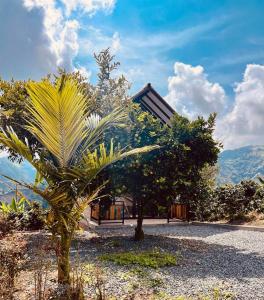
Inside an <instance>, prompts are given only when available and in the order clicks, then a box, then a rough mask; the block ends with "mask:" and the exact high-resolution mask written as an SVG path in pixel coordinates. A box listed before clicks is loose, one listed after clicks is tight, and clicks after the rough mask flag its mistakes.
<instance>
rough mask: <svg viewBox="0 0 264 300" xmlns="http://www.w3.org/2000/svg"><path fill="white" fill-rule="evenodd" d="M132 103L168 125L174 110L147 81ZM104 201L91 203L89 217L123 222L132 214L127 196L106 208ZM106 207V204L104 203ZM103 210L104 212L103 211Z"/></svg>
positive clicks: (131, 202) (129, 199)
mask: <svg viewBox="0 0 264 300" xmlns="http://www.w3.org/2000/svg"><path fill="white" fill-rule="evenodd" d="M132 100H133V102H134V103H138V104H139V105H140V107H141V108H142V109H143V110H144V111H147V112H149V113H150V114H152V115H153V116H154V117H156V118H158V119H159V120H160V121H161V122H162V123H164V124H167V125H168V126H170V119H171V117H172V116H173V114H174V113H175V110H174V109H173V108H172V107H171V106H170V105H169V104H168V103H167V102H166V101H165V100H164V99H163V98H162V97H161V96H160V95H159V94H158V92H157V91H156V90H155V89H154V88H153V87H152V86H151V84H150V83H148V84H147V85H146V86H145V87H144V88H143V89H142V90H141V91H139V92H138V93H137V94H136V95H134V96H133V97H132ZM105 203H106V202H104V204H103V205H102V206H101V204H96V203H95V204H94V205H91V206H90V208H89V212H88V213H87V214H86V217H87V216H88V215H89V218H90V219H93V220H96V221H98V222H99V223H100V221H101V220H100V218H101V217H100V216H102V215H104V216H105V217H103V219H102V220H107V221H108V222H111V221H113V222H116V221H119V222H124V218H130V217H132V216H134V213H133V206H134V205H133V200H132V199H131V198H129V197H116V198H115V204H114V205H111V203H109V204H108V206H109V205H110V206H109V207H108V208H107V209H106V210H105V209H104V206H105ZM106 207H107V205H106ZM103 211H104V213H103Z"/></svg>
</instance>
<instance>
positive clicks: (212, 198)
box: [192, 180, 264, 222]
mask: <svg viewBox="0 0 264 300" xmlns="http://www.w3.org/2000/svg"><path fill="white" fill-rule="evenodd" d="M200 187H201V189H200V196H199V195H197V201H196V202H193V203H192V210H193V213H194V216H195V218H196V219H198V220H209V221H217V220H224V219H225V220H228V221H231V222H232V221H236V220H237V221H248V214H250V213H251V212H256V213H263V212H264V189H263V187H261V186H260V185H259V184H258V183H256V182H255V181H252V180H247V181H242V182H240V183H239V184H235V185H232V184H226V185H222V186H218V187H215V188H211V187H208V186H207V185H203V186H201V183H200Z"/></svg>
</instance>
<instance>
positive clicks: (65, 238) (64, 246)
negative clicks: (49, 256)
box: [57, 228, 72, 285]
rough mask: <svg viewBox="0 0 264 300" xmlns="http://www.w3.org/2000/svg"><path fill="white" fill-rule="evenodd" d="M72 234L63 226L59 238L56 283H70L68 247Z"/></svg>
mask: <svg viewBox="0 0 264 300" xmlns="http://www.w3.org/2000/svg"><path fill="white" fill-rule="evenodd" d="M71 241H72V234H71V233H70V232H69V231H68V230H67V229H66V228H64V229H63V230H62V232H61V238H60V240H59V253H58V258H57V259H58V283H59V284H63V285H70V247H71Z"/></svg>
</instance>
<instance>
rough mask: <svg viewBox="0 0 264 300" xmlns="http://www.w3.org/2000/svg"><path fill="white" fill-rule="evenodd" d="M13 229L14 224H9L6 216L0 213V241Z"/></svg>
mask: <svg viewBox="0 0 264 300" xmlns="http://www.w3.org/2000/svg"><path fill="white" fill-rule="evenodd" d="M13 229H14V224H13V223H12V222H9V220H8V219H7V216H5V215H4V214H2V213H0V239H1V238H3V237H5V236H6V235H7V234H8V233H11V232H12V230H13Z"/></svg>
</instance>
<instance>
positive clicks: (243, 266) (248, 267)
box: [15, 225, 264, 300]
mask: <svg viewBox="0 0 264 300" xmlns="http://www.w3.org/2000/svg"><path fill="white" fill-rule="evenodd" d="M144 231H145V234H146V236H145V240H144V241H142V242H135V241H133V239H132V237H133V233H134V228H133V227H131V228H123V229H121V228H118V229H117V228H112V229H109V230H107V229H102V228H101V229H100V228H98V229H96V230H94V231H93V232H84V233H83V234H82V235H80V236H78V238H77V239H76V240H75V242H74V245H73V247H72V251H71V255H72V258H74V256H76V252H77V250H76V249H77V248H78V253H79V255H78V257H79V259H80V260H81V261H83V262H85V264H88V263H94V262H98V263H99V264H101V266H102V268H103V270H104V272H105V279H106V280H105V282H106V283H105V288H106V291H107V295H115V296H116V297H117V298H116V299H118V300H119V299H120V300H121V299H124V298H122V297H121V295H124V294H130V295H131V294H132V293H133V292H135V293H136V294H137V295H139V294H140V292H141V291H142V290H144V291H146V290H150V291H153V290H154V291H156V292H165V293H166V294H167V295H172V296H180V295H184V296H197V295H198V294H199V293H204V294H206V293H208V291H212V289H213V288H216V287H217V288H222V289H223V290H225V291H230V292H232V294H233V295H235V299H241V300H251V299H252V300H259V299H264V288H263V287H264V232H253V231H244V230H229V229H227V228H223V229H222V228H215V227H210V226H194V225H184V226H181V225H170V226H164V225H160V226H155V227H146V228H145V229H144ZM25 238H27V239H29V241H30V243H29V244H30V245H31V246H30V251H29V256H30V257H31V258H32V260H34V258H36V257H37V256H36V255H35V254H34V252H35V250H34V249H36V244H37V242H38V241H39V240H41V241H45V240H47V235H46V234H45V233H43V235H41V234H39V233H36V234H32V233H30V234H26V235H25ZM77 245H78V246H77ZM156 248H158V249H159V250H160V251H166V252H169V253H172V254H176V255H178V256H179V255H180V258H179V263H178V265H176V266H173V267H165V268H160V269H150V268H148V269H144V268H140V269H139V268H136V267H135V266H129V267H128V266H126V267H125V266H119V265H116V264H114V263H110V262H100V261H99V260H98V257H99V256H100V255H101V254H105V253H116V252H122V251H137V250H151V249H156ZM32 260H30V261H32ZM73 260H74V259H73ZM54 270H55V266H54ZM32 276H33V273H32V272H30V269H28V270H26V272H25V273H22V274H21V276H20V279H19V281H20V283H19V285H18V286H19V287H20V289H19V291H18V298H15V299H19V300H22V299H27V300H31V299H33V298H31V297H30V296H29V295H32V292H30V291H32V288H33V285H34V280H33V277H32ZM49 279H51V280H49V283H48V286H50V287H52V286H54V285H55V284H56V272H55V271H53V272H52V273H50V275H49ZM21 291H23V296H22V294H21V293H20V292H21ZM86 291H87V293H88V294H90V295H91V294H93V295H94V288H92V287H89V288H87V290H86ZM126 299H128V298H126ZM130 299H131V298H130ZM135 299H140V300H143V299H147V298H143V297H141V296H139V297H138V298H135ZM160 299H164V298H162V297H161V298H160Z"/></svg>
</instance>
